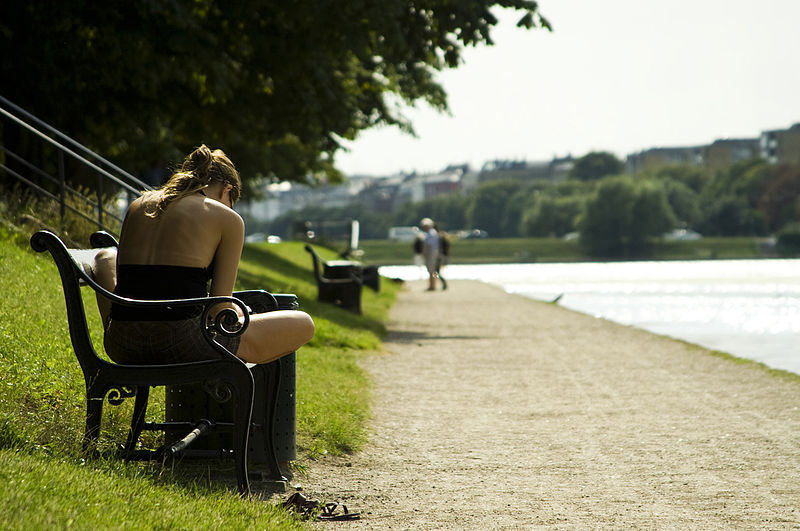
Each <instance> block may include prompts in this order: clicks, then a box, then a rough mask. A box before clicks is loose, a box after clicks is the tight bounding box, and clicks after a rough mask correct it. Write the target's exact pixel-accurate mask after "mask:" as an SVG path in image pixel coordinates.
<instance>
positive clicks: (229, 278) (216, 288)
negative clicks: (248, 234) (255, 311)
mask: <svg viewBox="0 0 800 531" xmlns="http://www.w3.org/2000/svg"><path fill="white" fill-rule="evenodd" d="M223 208H224V207H223ZM220 210H221V212H220V216H219V217H220V221H219V223H220V239H219V244H218V245H217V251H216V253H215V254H214V275H213V277H212V279H211V292H210V295H211V296H216V295H223V296H230V295H231V294H232V293H233V286H234V284H235V283H236V273H237V271H238V269H239V259H240V258H241V256H242V246H243V245H244V221H243V220H242V218H241V216H239V214H237V213H236V212H234V211H233V210H230V209H228V208H224V210H223V209H220Z"/></svg>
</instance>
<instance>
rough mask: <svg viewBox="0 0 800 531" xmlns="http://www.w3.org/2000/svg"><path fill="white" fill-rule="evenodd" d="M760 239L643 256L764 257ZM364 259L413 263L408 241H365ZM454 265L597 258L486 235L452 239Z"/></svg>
mask: <svg viewBox="0 0 800 531" xmlns="http://www.w3.org/2000/svg"><path fill="white" fill-rule="evenodd" d="M758 242H759V240H758V239H757V238H752V237H731V238H702V239H700V240H696V241H659V242H656V243H654V244H653V247H652V248H651V249H650V252H649V253H648V254H647V255H646V256H642V257H641V258H645V259H650V260H696V259H708V258H759V257H762V256H764V254H763V251H762V249H761V247H759V245H758ZM360 247H361V249H362V250H363V251H364V256H363V259H364V261H365V262H368V263H371V264H378V265H388V264H397V265H402V264H412V263H413V256H414V254H413V251H412V248H411V243H409V242H395V241H389V240H363V241H361V243H360ZM450 254H451V261H450V263H452V264H497V263H525V262H581V261H596V260H597V258H592V257H590V256H588V255H586V253H585V252H584V251H583V250H582V249H581V247H580V244H579V243H578V241H577V240H570V241H566V240H564V239H563V238H484V239H469V240H453V241H452V244H451V248H450Z"/></svg>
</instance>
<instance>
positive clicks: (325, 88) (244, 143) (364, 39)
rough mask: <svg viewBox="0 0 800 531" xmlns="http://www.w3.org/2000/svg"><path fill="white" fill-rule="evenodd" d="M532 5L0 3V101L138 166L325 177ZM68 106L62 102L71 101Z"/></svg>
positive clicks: (526, 17) (431, 94) (535, 14)
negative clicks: (508, 15) (506, 14)
mask: <svg viewBox="0 0 800 531" xmlns="http://www.w3.org/2000/svg"><path fill="white" fill-rule="evenodd" d="M495 7H502V8H509V9H513V10H517V11H519V13H520V15H521V19H520V20H519V23H518V24H517V25H518V26H520V27H524V28H533V27H539V28H549V24H548V22H547V21H546V20H545V19H544V18H542V17H541V16H540V14H539V11H538V6H537V3H536V2H535V1H533V0H481V1H479V2H467V3H463V2H452V1H449V0H426V1H424V2H422V3H420V2H416V1H410V0H385V1H382V2H367V1H364V0H354V1H348V2H339V1H335V0H314V1H309V0H304V1H300V2H282V1H278V0H242V1H239V2H221V1H218V0H148V1H142V2H122V1H118V0H113V1H110V2H100V3H97V2H93V3H89V2H85V1H76V2H10V3H7V5H5V6H4V12H3V17H2V21H0V50H3V52H4V53H3V61H2V63H0V94H3V95H4V96H5V97H7V98H9V99H10V100H11V101H13V102H15V103H16V104H18V105H20V106H21V107H23V108H25V109H26V110H28V111H30V112H32V113H34V114H36V115H37V116H39V117H40V118H42V119H44V120H45V121H46V122H48V123H50V124H52V125H54V126H55V127H56V128H58V129H60V130H62V131H64V132H65V133H67V134H69V135H70V136H73V137H74V138H76V139H78V140H79V141H81V142H82V143H84V144H87V145H88V146H89V147H91V148H94V149H95V150H96V151H98V152H99V153H101V154H104V155H107V156H110V157H112V158H113V159H115V160H116V161H118V162H120V163H121V164H122V165H123V166H125V167H128V168H131V169H132V170H134V171H142V170H145V169H147V168H149V167H150V166H151V165H152V164H153V163H154V162H156V163H159V162H160V163H163V162H167V161H175V160H179V159H180V156H181V155H182V154H184V153H187V152H188V151H189V150H190V149H191V148H192V147H194V146H196V145H198V144H199V143H200V142H205V143H208V144H209V145H212V146H215V147H221V148H223V149H225V150H226V151H227V152H228V154H229V155H230V156H231V158H232V159H233V160H234V161H236V163H237V165H238V166H239V168H240V170H242V171H243V174H244V175H245V177H251V176H255V175H257V174H264V175H267V176H272V175H277V176H280V177H281V178H283V179H294V180H303V179H306V178H307V177H308V176H309V175H311V176H317V177H318V176H320V175H323V174H324V175H326V176H328V177H330V178H336V177H338V176H339V173H338V172H337V170H336V169H335V162H334V155H335V153H336V151H337V150H338V149H339V148H340V146H341V143H342V139H353V138H355V137H356V135H357V134H358V132H359V131H361V130H363V129H366V128H369V127H372V126H374V125H377V124H388V125H397V126H399V127H401V128H402V129H404V130H407V131H412V126H411V124H410V123H409V122H408V121H407V120H406V119H405V118H404V117H403V116H402V115H401V114H400V113H399V111H398V110H397V109H398V108H399V106H398V105H397V103H398V102H404V103H408V104H415V103H417V102H426V103H427V104H429V105H431V106H432V107H433V108H435V109H440V110H441V109H445V108H446V94H445V92H444V90H443V89H442V87H441V86H440V85H439V83H438V82H437V81H436V80H435V74H436V73H437V72H438V71H441V70H443V69H446V68H453V67H457V66H458V65H459V63H460V61H461V54H462V52H463V49H464V47H465V46H475V45H480V44H491V43H492V39H491V30H492V28H493V27H494V26H495V25H496V23H497V19H496V17H495V16H494V15H493V14H492V11H491V9H492V8H495ZM67 103H68V104H67Z"/></svg>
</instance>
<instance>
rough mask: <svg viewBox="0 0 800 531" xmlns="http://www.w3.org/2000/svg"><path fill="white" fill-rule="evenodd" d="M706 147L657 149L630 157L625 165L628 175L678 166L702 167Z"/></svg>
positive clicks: (647, 150)
mask: <svg viewBox="0 0 800 531" xmlns="http://www.w3.org/2000/svg"><path fill="white" fill-rule="evenodd" d="M704 149H705V146H689V147H657V148H650V149H646V150H644V151H640V152H639V153H634V154H632V155H628V158H627V161H626V163H625V166H626V169H627V171H628V173H639V172H642V171H647V170H655V169H658V168H663V167H664V166H672V165H676V164H681V165H687V166H702V165H703V164H704V160H705V158H704Z"/></svg>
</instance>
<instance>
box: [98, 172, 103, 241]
mask: <svg viewBox="0 0 800 531" xmlns="http://www.w3.org/2000/svg"><path fill="white" fill-rule="evenodd" d="M97 228H98V229H100V230H103V176H102V175H100V174H98V175H97Z"/></svg>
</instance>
